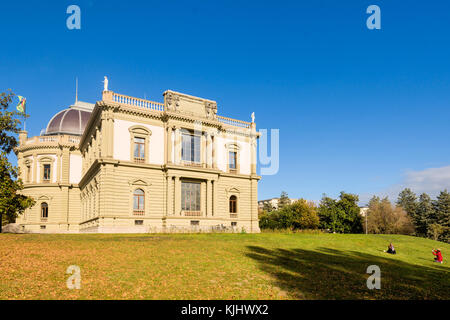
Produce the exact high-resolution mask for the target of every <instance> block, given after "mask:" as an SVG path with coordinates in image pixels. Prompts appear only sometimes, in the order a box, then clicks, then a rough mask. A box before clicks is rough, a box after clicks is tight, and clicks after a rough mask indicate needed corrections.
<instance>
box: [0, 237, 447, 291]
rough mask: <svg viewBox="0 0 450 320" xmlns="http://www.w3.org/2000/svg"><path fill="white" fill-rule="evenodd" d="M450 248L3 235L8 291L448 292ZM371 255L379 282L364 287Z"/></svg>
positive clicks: (0, 269) (0, 284) (400, 240)
mask: <svg viewBox="0 0 450 320" xmlns="http://www.w3.org/2000/svg"><path fill="white" fill-rule="evenodd" d="M390 241H392V242H393V243H394V245H395V247H396V249H397V252H398V254H397V255H389V254H386V253H384V252H383V250H384V249H386V248H387V245H388V244H389V242H390ZM435 247H439V248H441V250H442V252H443V256H444V264H442V265H441V264H436V263H433V256H432V254H431V249H433V248H435ZM449 254H450V245H448V244H444V243H438V242H435V241H432V240H428V239H421V238H414V237H408V236H400V235H339V234H283V233H262V234H174V235H150V234H149V235H117V234H73V235H44V234H17V235H14V234H0V274H1V276H0V299H194V300H197V299H449V298H450V267H449V265H448V264H447V261H446V258H447V257H448V255H449ZM373 264H375V265H378V266H379V267H380V268H381V289H380V290H369V289H368V288H367V286H366V280H367V278H368V277H369V274H367V273H366V269H367V267H368V266H369V265H373ZM69 265H78V266H79V267H80V268H81V278H82V280H81V289H80V290H69V289H67V287H66V280H67V279H68V277H69V275H68V274H66V269H67V267H68V266H69Z"/></svg>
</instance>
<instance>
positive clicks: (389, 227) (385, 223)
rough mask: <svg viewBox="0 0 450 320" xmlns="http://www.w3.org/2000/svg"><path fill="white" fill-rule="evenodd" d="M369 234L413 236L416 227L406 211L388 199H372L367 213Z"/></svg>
mask: <svg viewBox="0 0 450 320" xmlns="http://www.w3.org/2000/svg"><path fill="white" fill-rule="evenodd" d="M366 214H367V224H368V232H369V233H382V234H412V233H413V232H414V225H413V223H412V221H411V218H410V217H409V215H408V214H407V213H406V211H405V210H404V209H403V208H402V207H399V206H393V205H392V204H391V202H390V201H389V199H388V198H387V197H386V198H384V199H382V200H380V198H379V197H376V196H374V197H372V199H371V200H370V202H369V210H368V211H367V213H366Z"/></svg>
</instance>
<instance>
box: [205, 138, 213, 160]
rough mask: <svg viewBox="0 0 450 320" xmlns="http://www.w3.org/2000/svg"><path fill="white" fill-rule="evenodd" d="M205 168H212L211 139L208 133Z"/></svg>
mask: <svg viewBox="0 0 450 320" xmlns="http://www.w3.org/2000/svg"><path fill="white" fill-rule="evenodd" d="M206 166H207V167H208V168H211V167H212V139H211V134H209V133H207V136H206Z"/></svg>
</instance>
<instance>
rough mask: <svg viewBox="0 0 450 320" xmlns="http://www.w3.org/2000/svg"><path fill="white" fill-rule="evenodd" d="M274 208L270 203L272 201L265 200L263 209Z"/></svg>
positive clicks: (270, 209) (268, 210) (269, 209)
mask: <svg viewBox="0 0 450 320" xmlns="http://www.w3.org/2000/svg"><path fill="white" fill-rule="evenodd" d="M272 210H273V208H272V205H271V204H270V202H264V204H263V211H267V212H270V211H272Z"/></svg>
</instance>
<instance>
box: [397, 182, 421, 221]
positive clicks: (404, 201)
mask: <svg viewBox="0 0 450 320" xmlns="http://www.w3.org/2000/svg"><path fill="white" fill-rule="evenodd" d="M397 205H398V206H400V207H402V208H403V209H404V210H405V211H406V213H408V215H409V216H410V217H411V218H412V219H413V221H414V222H415V221H416V211H417V196H416V194H415V193H414V192H412V191H411V189H409V188H405V189H403V191H402V192H400V193H399V194H398V199H397Z"/></svg>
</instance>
